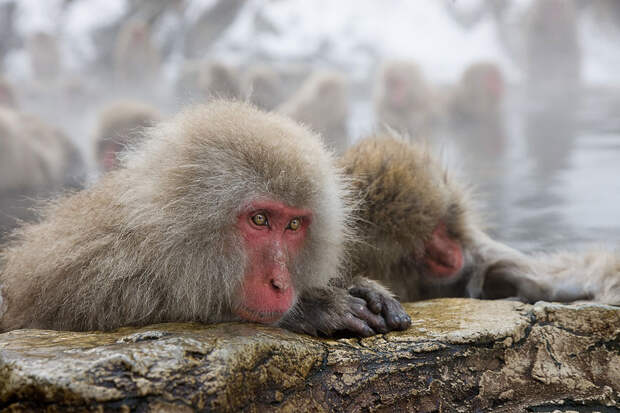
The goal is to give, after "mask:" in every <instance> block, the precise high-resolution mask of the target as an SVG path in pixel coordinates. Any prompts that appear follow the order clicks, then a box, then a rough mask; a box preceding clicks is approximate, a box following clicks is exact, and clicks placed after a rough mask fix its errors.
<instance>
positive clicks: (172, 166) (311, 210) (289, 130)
mask: <svg viewBox="0 0 620 413" xmlns="http://www.w3.org/2000/svg"><path fill="white" fill-rule="evenodd" d="M148 135H149V138H148V139H147V140H145V141H144V142H143V146H142V147H141V148H138V149H136V150H135V152H133V153H132V154H130V155H129V156H128V157H127V158H126V159H125V161H124V162H125V163H124V167H123V168H121V169H118V170H116V171H113V172H110V173H109V174H107V175H105V176H104V177H103V178H102V179H101V180H100V181H99V182H97V183H95V184H94V185H93V186H91V187H90V188H88V189H85V190H83V191H81V192H78V193H76V194H74V195H72V196H69V197H66V198H64V199H61V200H59V201H57V202H55V203H54V204H52V205H51V206H49V207H48V209H47V210H45V211H44V212H43V217H42V220H41V222H40V223H37V224H32V225H26V226H24V227H22V228H21V229H19V230H17V231H16V233H15V234H14V238H15V240H14V241H13V242H12V243H11V244H9V245H8V246H7V247H6V248H5V249H4V250H3V251H2V255H0V257H1V259H0V262H1V263H2V264H1V265H2V267H1V268H0V285H1V288H2V296H3V299H4V302H3V315H2V317H1V319H0V330H3V331H6V330H11V329H16V328H26V327H33V328H48V329H68V330H92V329H104V330H109V329H113V328H116V327H120V326H123V325H146V324H150V323H159V322H172V321H175V322H181V321H197V322H203V323H214V322H221V321H232V320H245V321H252V322H259V323H265V324H275V325H282V326H285V327H287V328H290V329H292V330H295V331H303V332H307V333H311V334H325V335H330V334H333V333H334V332H336V331H341V330H346V331H349V332H352V333H354V334H360V335H371V334H374V333H376V332H386V331H389V330H392V329H404V328H406V327H408V326H409V325H410V321H411V320H410V319H409V317H408V316H407V315H406V313H405V312H404V310H403V309H402V307H401V306H400V305H399V304H398V302H397V301H395V300H394V299H393V298H392V296H391V295H390V294H389V293H388V292H387V291H386V290H385V289H383V288H382V287H381V286H379V285H378V284H376V283H374V282H372V281H370V280H366V279H363V278H355V279H351V280H347V279H345V278H342V277H341V276H340V274H341V268H342V265H343V264H344V249H345V243H346V242H349V241H350V240H351V236H350V231H349V229H348V228H349V226H350V206H349V201H348V200H347V199H348V198H347V192H348V190H347V186H346V184H345V181H344V180H343V178H342V176H341V175H339V172H338V170H337V168H336V167H335V162H334V159H333V158H332V155H331V154H330V153H329V152H327V151H326V150H325V148H324V146H323V144H322V142H321V141H320V138H319V137H318V136H317V135H315V134H313V133H311V132H310V131H309V130H307V129H306V128H304V127H303V126H300V125H298V124H297V123H295V122H294V121H292V120H290V119H288V118H285V117H283V116H280V115H277V114H273V113H271V114H269V113H264V112H261V111H259V110H258V109H256V108H254V107H252V106H249V105H246V104H243V103H232V102H225V101H219V100H215V101H213V102H212V103H210V104H208V105H203V106H197V107H195V108H191V109H188V110H187V111H185V112H182V113H181V114H179V115H177V116H176V117H174V118H172V119H171V120H169V121H166V122H163V123H160V124H159V125H158V126H156V127H155V128H153V129H151V130H150V131H149V133H148ZM346 287H351V290H350V292H349V290H348V289H347V288H346Z"/></svg>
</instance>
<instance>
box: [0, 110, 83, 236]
mask: <svg viewBox="0 0 620 413" xmlns="http://www.w3.org/2000/svg"><path fill="white" fill-rule="evenodd" d="M84 169H85V168H84V162H83V159H82V157H81V155H80V153H79V151H78V149H77V148H76V147H75V146H74V145H73V143H72V142H71V141H70V140H69V138H68V137H67V136H66V135H64V134H63V133H62V132H61V131H59V130H58V129H56V128H54V127H52V126H50V125H48V124H47V123H45V122H43V121H42V120H40V119H39V118H37V117H35V116H31V115H26V114H23V113H20V112H18V111H15V110H12V109H8V108H2V107H1V106H0V241H1V240H2V239H3V238H4V237H5V236H6V235H7V234H8V233H9V232H10V231H11V230H12V229H13V228H15V227H16V226H17V225H18V223H19V221H20V220H31V219H33V213H32V207H33V205H34V203H35V199H37V198H41V197H49V196H50V195H53V194H55V193H57V192H59V191H61V190H63V189H66V188H77V187H79V186H80V185H81V184H82V181H83V178H84V176H83V175H84V172H85V170H84Z"/></svg>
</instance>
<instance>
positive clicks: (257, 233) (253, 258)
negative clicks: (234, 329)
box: [235, 201, 312, 324]
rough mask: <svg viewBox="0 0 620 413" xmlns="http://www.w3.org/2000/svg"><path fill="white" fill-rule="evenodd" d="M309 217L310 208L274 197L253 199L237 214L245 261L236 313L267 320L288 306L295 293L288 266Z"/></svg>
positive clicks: (302, 239) (275, 316)
mask: <svg viewBox="0 0 620 413" xmlns="http://www.w3.org/2000/svg"><path fill="white" fill-rule="evenodd" d="M311 220H312V214H311V213H310V211H307V210H303V209H298V208H293V207H290V206H287V205H285V204H283V203H281V202H274V201H259V202H254V203H252V204H250V205H249V207H248V208H247V209H246V210H245V212H243V213H242V214H241V215H239V217H238V221H237V227H238V229H239V231H240V232H241V235H242V236H243V240H244V243H245V250H246V254H247V262H248V264H247V267H246V273H245V275H244V278H243V283H242V286H241V292H240V300H239V302H238V303H237V308H236V310H235V313H236V314H237V315H238V316H239V317H241V318H243V319H245V320H248V321H254V322H258V323H266V324H269V323H274V322H276V321H278V320H279V319H280V318H282V316H283V315H284V313H286V312H287V311H288V310H289V309H290V308H291V306H292V305H293V303H294V301H295V295H296V294H295V288H294V286H293V280H292V276H291V272H290V270H289V268H290V266H291V264H292V262H293V261H294V260H295V258H296V257H297V256H298V255H299V253H300V251H301V249H302V247H303V244H304V240H305V238H306V233H307V230H308V226H309V225H310V223H311Z"/></svg>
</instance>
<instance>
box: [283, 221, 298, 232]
mask: <svg viewBox="0 0 620 413" xmlns="http://www.w3.org/2000/svg"><path fill="white" fill-rule="evenodd" d="M299 227H301V218H293V219H291V222H289V223H288V227H286V228H287V229H290V230H291V231H297V230H298V229H299Z"/></svg>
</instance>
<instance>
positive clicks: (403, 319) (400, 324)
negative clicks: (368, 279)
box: [383, 298, 411, 330]
mask: <svg viewBox="0 0 620 413" xmlns="http://www.w3.org/2000/svg"><path fill="white" fill-rule="evenodd" d="M384 304H385V305H384V307H383V317H384V318H385V321H386V323H387V325H388V327H389V328H390V330H406V329H408V328H409V326H410V325H411V317H409V314H407V312H406V311H405V309H404V308H403V306H402V305H401V304H400V303H399V302H398V301H396V300H394V299H393V298H387V299H386V300H385V302H384Z"/></svg>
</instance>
